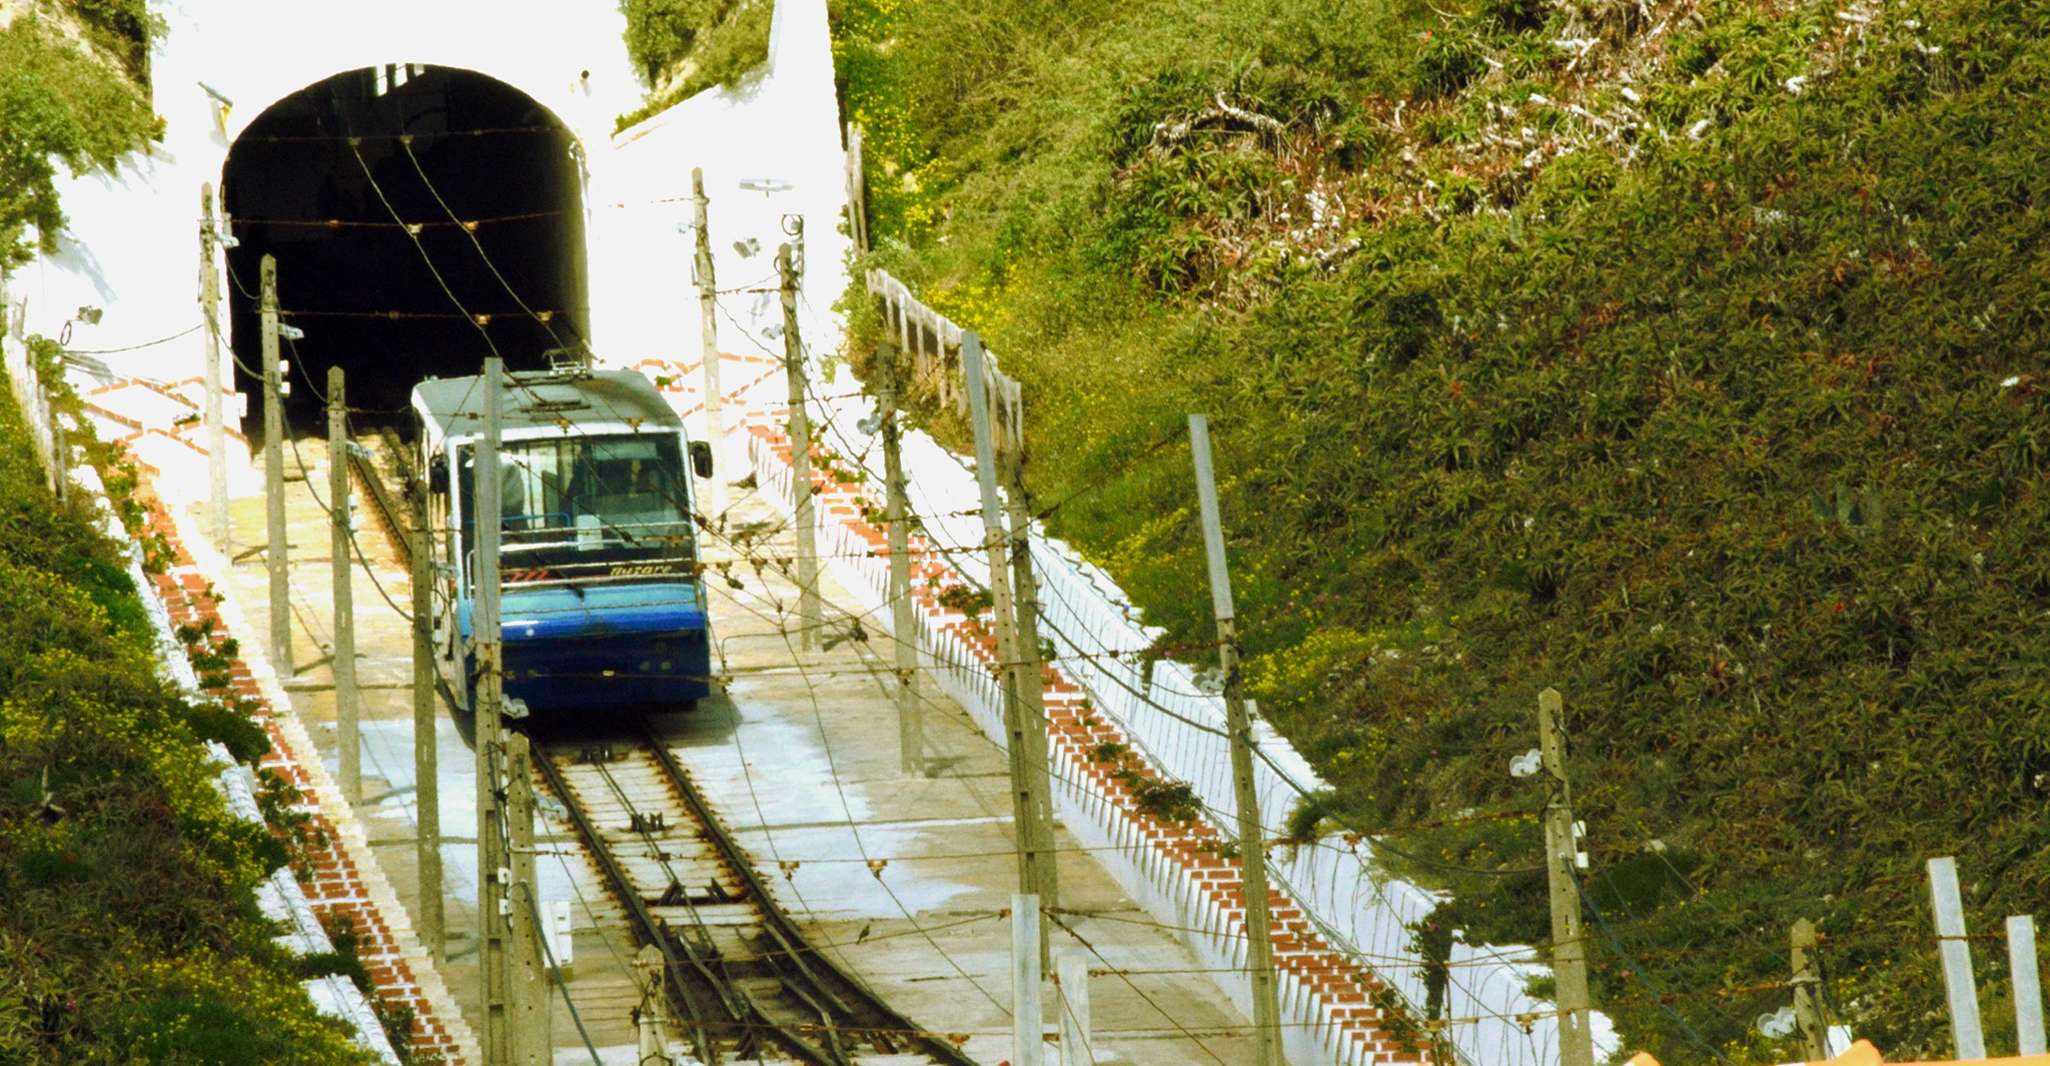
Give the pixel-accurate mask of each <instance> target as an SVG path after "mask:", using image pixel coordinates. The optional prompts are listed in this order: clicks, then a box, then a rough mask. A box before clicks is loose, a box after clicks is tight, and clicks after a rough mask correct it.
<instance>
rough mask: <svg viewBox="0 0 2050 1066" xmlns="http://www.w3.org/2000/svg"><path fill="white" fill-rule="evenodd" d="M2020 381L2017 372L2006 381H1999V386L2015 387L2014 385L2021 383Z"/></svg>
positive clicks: (2004, 387)
mask: <svg viewBox="0 0 2050 1066" xmlns="http://www.w3.org/2000/svg"><path fill="white" fill-rule="evenodd" d="M2021 383H2022V379H2021V375H2019V374H2017V375H2015V376H2014V377H2011V378H2008V379H2007V380H2006V381H2003V382H2001V383H2000V387H2001V388H2003V389H2011V388H2014V387H2015V386H2016V385H2019V384H2021Z"/></svg>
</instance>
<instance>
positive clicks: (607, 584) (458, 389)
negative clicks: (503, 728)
mask: <svg viewBox="0 0 2050 1066" xmlns="http://www.w3.org/2000/svg"><path fill="white" fill-rule="evenodd" d="M483 380H484V379H483V378H482V377H462V378H441V379H430V380H428V381H424V382H422V383H421V384H420V385H419V386H417V387H416V388H414V390H413V413H414V415H415V417H416V418H417V419H418V423H417V427H416V428H417V429H418V431H419V432H418V440H419V443H420V460H421V463H422V466H421V469H422V470H425V471H426V472H427V475H426V477H427V485H428V500H429V516H430V520H431V522H432V526H431V528H433V529H437V530H442V531H444V532H443V533H442V534H441V535H439V536H437V537H434V538H432V540H433V547H432V552H431V554H432V556H433V563H434V573H435V585H436V593H437V594H436V596H435V608H436V612H435V646H436V649H437V652H438V654H439V656H440V658H441V660H442V666H443V670H444V676H446V677H448V678H449V679H450V680H451V681H452V682H455V683H454V684H452V685H451V687H452V688H454V689H456V690H457V691H456V692H454V694H453V695H454V696H455V698H456V700H457V701H458V703H460V704H462V705H463V706H464V707H465V708H466V709H467V708H468V707H469V706H470V702H471V698H472V692H471V690H472V688H473V686H474V684H475V667H474V655H473V650H472V642H471V623H470V610H471V604H472V600H473V597H474V596H475V593H476V587H477V584H476V582H477V558H476V543H477V536H476V534H477V521H478V515H477V514H476V507H475V502H474V501H475V498H476V492H475V483H476V451H477V446H478V444H479V442H481V441H482V440H483V437H484V417H483V416H484V387H483ZM500 397H501V399H500V415H499V425H500V447H499V459H498V462H499V482H500V496H499V498H500V501H501V508H500V509H501V511H502V512H503V513H502V514H500V515H499V516H498V518H497V521H498V522H499V529H500V537H499V543H500V559H499V572H500V575H501V577H500V580H501V583H502V588H503V593H502V598H501V614H500V618H501V621H502V631H503V634H504V669H505V691H506V695H507V696H508V697H510V698H515V699H519V700H523V701H525V703H526V705H527V707H528V709H529V710H530V711H533V712H535V713H542V714H545V713H550V712H557V711H577V710H598V709H605V708H620V707H634V706H639V707H662V708H671V709H680V708H687V707H689V706H691V705H693V704H694V703H695V701H696V700H697V699H698V698H700V697H702V696H705V695H707V694H708V693H709V692H710V691H711V684H710V682H711V672H712V668H711V654H710V643H709V640H708V637H707V633H706V613H705V594H704V584H703V581H702V580H701V578H700V575H701V573H702V570H703V568H702V567H701V566H700V565H699V563H698V558H697V539H696V535H695V528H694V525H693V522H692V513H693V508H692V506H691V479H690V469H687V468H686V467H685V465H684V458H685V456H688V457H689V459H690V465H691V468H694V469H695V471H696V472H697V474H698V476H700V477H710V476H711V465H712V454H711V450H710V448H709V447H708V446H706V445H705V444H704V443H702V442H698V443H693V442H691V441H690V440H689V439H688V437H687V436H686V435H685V433H684V430H683V422H682V420H681V419H680V418H678V417H677V415H676V413H675V412H674V411H673V410H671V409H670V407H669V405H668V403H667V402H665V401H664V400H663V398H662V395H661V393H660V392H658V391H657V390H656V388H655V386H654V385H653V384H652V383H650V382H649V381H648V379H647V378H645V377H643V376H641V375H640V374H638V373H635V372H633V371H627V370H592V369H588V368H578V369H574V370H566V371H550V372H546V373H521V374H508V375H506V376H505V378H504V379H503V380H502V381H501V388H500Z"/></svg>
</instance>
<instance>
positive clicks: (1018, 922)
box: [1011, 892, 1046, 1066]
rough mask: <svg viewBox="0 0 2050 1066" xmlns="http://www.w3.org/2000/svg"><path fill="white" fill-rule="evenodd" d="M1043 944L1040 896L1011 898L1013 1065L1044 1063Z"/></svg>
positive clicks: (1030, 894)
mask: <svg viewBox="0 0 2050 1066" xmlns="http://www.w3.org/2000/svg"><path fill="white" fill-rule="evenodd" d="M1044 943H1046V936H1045V934H1044V933H1043V932H1042V930H1041V927H1040V921H1039V897H1038V896H1035V895H1033V894H1032V893H1030V892H1020V893H1017V894H1014V895H1013V896H1012V897H1011V1061H1012V1062H1013V1063H1015V1064H1016V1066H1041V1064H1042V1063H1043V1062H1045V1060H1046V1059H1045V1049H1046V1029H1045V1023H1044V1022H1042V1021H1041V1020H1040V1005H1039V975H1040V973H1041V972H1042V971H1043V969H1044V967H1043V966H1042V959H1041V956H1042V955H1043V954H1044V952H1043V951H1042V950H1041V945H1043V944H1044Z"/></svg>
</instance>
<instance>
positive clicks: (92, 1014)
mask: <svg viewBox="0 0 2050 1066" xmlns="http://www.w3.org/2000/svg"><path fill="white" fill-rule="evenodd" d="M36 355H37V357H38V358H39V360H41V361H42V362H43V363H44V364H45V369H46V370H49V371H54V370H55V369H56V359H57V350H56V346H55V345H53V344H49V343H48V342H40V343H38V344H37V345H36ZM73 402H75V401H73ZM113 486H114V488H115V489H116V491H117V492H120V491H122V490H124V489H126V488H129V487H131V486H132V482H129V481H124V480H123V479H122V478H119V477H117V478H115V479H114V481H113ZM124 509H126V510H128V513H129V515H130V516H131V517H134V515H135V513H136V512H135V511H134V510H133V509H132V508H124ZM0 528H5V529H6V531H7V535H6V536H5V537H4V538H0V899H4V900H6V901H7V902H6V905H5V906H4V907H0V1061H6V1062H21V1063H30V1062H65V1063H101V1062H104V1063H115V1062H122V1063H126V1062H158V1063H196V1062H222V1063H250V1064H255V1063H262V1062H295V1063H300V1062H303V1063H348V1062H359V1061H363V1056H362V1055H361V1054H360V1053H358V1052H357V1051H356V1050H355V1049H354V1048H353V1046H352V1045H351V1044H350V1043H349V1041H348V1039H347V1037H346V1036H345V1035H344V1034H343V1033H342V1031H341V1030H340V1029H339V1028H338V1027H337V1026H335V1025H334V1024H333V1023H330V1022H327V1021H325V1020H323V1019H321V1018H320V1017H319V1016H318V1015H316V1014H315V1013H314V1010H313V1006H312V1003H311V1001H309V1000H308V999H307V997H306V995H305V993H304V992H302V991H301V990H300V988H299V986H298V975H299V974H300V973H301V972H303V967H300V966H298V965H297V964H295V963H294V962H292V961H291V960H288V959H286V958H284V957H282V955H281V954H280V952H279V950H278V949H277V948H276V947H275V946H273V945H272V944H271V942H270V938H271V937H272V936H273V935H274V934H275V932H276V930H275V929H274V928H273V926H272V924H271V923H270V922H268V921H267V920H265V919H264V918H263V916H262V915H261V914H260V913H259V912H258V911H257V908H256V900H255V896H254V895H253V890H254V888H255V886H256V884H257V882H259V881H260V880H262V879H263V878H264V876H265V875H266V874H268V872H269V871H270V870H272V869H274V868H275V867H276V866H277V865H278V864H279V863H281V862H283V861H284V858H285V854H286V852H285V847H284V845H283V844H281V842H280V841H279V840H277V839H274V838H273V837H272V836H271V835H270V834H269V833H267V832H265V831H264V830H263V829H262V828H260V827H256V826H251V825H249V824H247V823H245V822H242V821H239V820H237V819H236V818H235V817H234V816H232V815H231V814H230V813H229V812H228V810H227V808H226V804H225V803H224V802H223V801H222V799H221V796H220V794H219V793H218V792H216V791H215V789H214V787H213V783H212V780H211V776H212V773H213V770H212V768H211V767H209V765H208V763H207V761H206V759H205V756H204V753H203V752H202V751H201V750H200V747H199V744H200V741H201V740H202V739H216V740H221V741H222V742H224V743H226V744H228V745H229V746H230V748H231V749H232V750H234V751H235V752H236V753H237V754H238V755H239V756H241V757H244V758H253V757H255V756H257V755H260V754H261V753H262V752H263V751H264V750H265V745H266V741H265V739H264V735H263V733H262V731H261V730H259V729H257V728H255V727H254V726H253V725H251V724H250V723H249V722H248V721H247V720H246V719H244V718H242V717H240V716H239V715H233V714H229V713H225V712H223V711H221V710H219V709H216V708H211V707H199V706H193V705H190V704H188V703H186V702H185V701H184V700H183V699H181V698H180V697H179V696H178V694H177V693H176V692H175V691H174V690H173V689H172V688H170V687H169V686H167V685H166V684H165V683H164V682H163V681H162V680H160V679H159V677H158V675H157V671H156V663H155V660H154V658H153V654H154V650H155V649H154V645H153V644H152V642H151V639H150V635H149V629H148V621H147V616H146V615H145V614H144V613H143V610H142V605H141V603H140V601H138V600H137V598H136V592H135V589H134V587H133V586H132V585H131V584H130V583H129V581H128V578H127V575H126V574H125V573H124V571H123V567H124V564H123V563H122V561H121V559H122V552H123V551H124V550H125V549H124V548H123V547H122V546H119V545H116V544H115V543H114V542H112V541H110V540H108V539H107V538H106V537H105V536H103V535H101V534H100V533H98V532H97V531H96V530H95V523H94V520H93V517H92V514H91V512H90V511H89V510H87V509H86V507H85V505H84V504H83V502H74V503H73V505H71V506H61V505H59V504H58V503H57V501H56V500H55V499H54V498H53V497H52V496H51V495H50V493H49V492H48V491H47V490H46V489H45V487H44V483H43V474H42V468H41V467H40V466H39V465H38V463H37V461H36V458H35V453H34V451H33V450H32V449H31V448H30V446H29V443H28V434H27V430H26V428H25V426H24V425H23V423H22V420H21V416H20V413H19V410H18V408H17V407H16V406H15V402H14V398H13V396H12V395H11V394H10V393H9V392H8V391H7V390H6V388H5V387H4V385H0Z"/></svg>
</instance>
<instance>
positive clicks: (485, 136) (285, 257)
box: [221, 64, 588, 438]
mask: <svg viewBox="0 0 2050 1066" xmlns="http://www.w3.org/2000/svg"><path fill="white" fill-rule="evenodd" d="M581 152H582V150H581V148H580V147H579V146H578V145H577V143H576V141H575V138H574V137H573V136H572V135H571V134H570V132H569V130H568V129H567V128H566V127H564V126H563V124H562V123H561V122H560V121H559V120H558V119H556V117H555V116H554V115H553V114H551V113H550V112H549V111H548V110H547V109H546V108H544V107H542V106H541V105H540V104H537V103H536V102H534V100H533V99H532V98H531V97H529V96H527V95H526V94H525V93H523V92H521V91H519V90H518V89H515V88H513V87H511V86H509V85H506V84H504V83H503V82H500V81H497V80H495V79H492V78H489V77H486V76H484V75H482V74H478V73H475V72H473V71H468V70H460V69H455V68H448V67H433V66H422V65H418V64H407V65H392V66H384V67H373V68H365V69H362V70H353V71H349V72H346V73H343V74H338V75H335V76H334V77H331V78H328V79H326V80H325V81H321V82H318V83H316V84H314V85H311V86H308V87H307V88H305V89H302V90H300V91H298V92H296V93H294V94H292V95H291V96H288V97H286V98H284V99H283V100H280V101H278V102H277V103H276V104H273V105H272V106H271V107H270V108H269V109H268V110H266V111H265V112H264V113H263V114H262V115H260V116H258V117H257V119H256V121H254V122H253V123H251V124H250V126H249V128H248V129H247V130H246V131H244V132H243V134H242V135H241V136H240V137H238V138H236V140H235V143H234V145H233V146H232V147H231V148H230V149H229V152H228V161H227V164H226V165H225V167H224V168H223V173H222V178H221V185H222V192H221V196H222V202H223V204H224V206H225V208H226V213H227V215H228V216H229V225H230V226H231V228H230V229H229V230H228V232H229V233H231V234H232V235H233V236H234V237H235V238H236V239H237V240H238V241H239V242H240V243H239V244H238V245H237V246H235V247H233V248H230V249H228V251H227V261H228V268H229V272H230V286H229V292H228V300H229V320H230V329H231V331H232V332H231V337H232V344H233V347H234V351H235V357H236V363H237V364H238V365H237V366H236V369H235V384H236V387H237V388H238V389H239V390H241V391H242V392H243V393H244V394H246V395H249V396H251V397H252V402H251V403H250V405H249V408H248V417H247V418H245V420H244V429H245V430H246V431H247V432H249V434H250V436H251V437H252V438H254V437H255V436H257V435H258V432H259V431H260V429H261V427H262V404H261V402H260V398H261V396H262V380H261V378H260V377H259V376H257V375H256V374H252V373H251V371H256V372H257V374H260V373H261V371H262V367H263V354H262V325H261V320H260V318H259V313H258V300H257V296H258V287H259V285H260V281H259V275H260V263H261V261H262V258H263V256H264V255H265V254H270V255H273V256H276V257H277V263H278V306H279V308H280V310H281V315H280V320H281V321H282V322H283V323H285V324H287V325H291V326H295V327H297V328H299V329H300V330H303V331H304V333H305V336H304V338H303V339H300V340H297V341H294V342H291V343H283V342H281V345H280V347H281V354H282V355H283V356H284V358H286V359H287V360H289V361H290V362H291V363H292V366H291V369H290V370H289V372H288V374H287V377H288V378H289V380H290V381H291V383H292V394H291V395H290V396H289V397H287V398H286V400H285V411H286V417H287V419H288V421H289V422H290V423H294V424H300V425H310V424H312V423H311V422H309V421H308V419H310V418H312V417H314V416H315V414H316V413H317V412H318V410H319V408H320V404H321V401H320V398H319V396H320V394H323V393H324V392H325V391H326V388H327V372H328V368H329V367H330V366H335V365H340V366H341V367H342V368H343V369H344V370H345V372H346V374H347V384H348V390H349V406H350V407H351V408H353V409H357V410H359V411H366V412H372V413H373V417H374V414H375V413H387V414H391V415H396V414H398V413H399V412H400V411H402V410H403V409H404V408H405V406H406V404H407V400H408V396H409V394H410V392H411V390H412V387H413V386H414V385H415V384H417V383H418V382H419V381H420V380H421V379H422V378H424V377H427V376H429V375H433V376H437V377H453V376H458V375H465V374H475V373H478V372H480V371H481V369H482V368H483V365H484V357H485V356H487V355H490V354H492V352H493V350H494V349H495V350H496V352H497V354H499V355H502V356H504V357H505V361H506V366H507V368H508V369H526V368H537V367H541V366H545V365H547V362H548V359H549V356H548V353H549V352H550V351H551V350H555V349H569V350H571V351H579V352H580V351H582V350H583V348H584V345H585V341H584V338H585V335H586V334H585V327H586V321H587V316H588V311H587V307H588V301H587V297H586V281H585V269H584V225H583V196H582V189H583V179H584V174H583V166H582V154H581Z"/></svg>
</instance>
